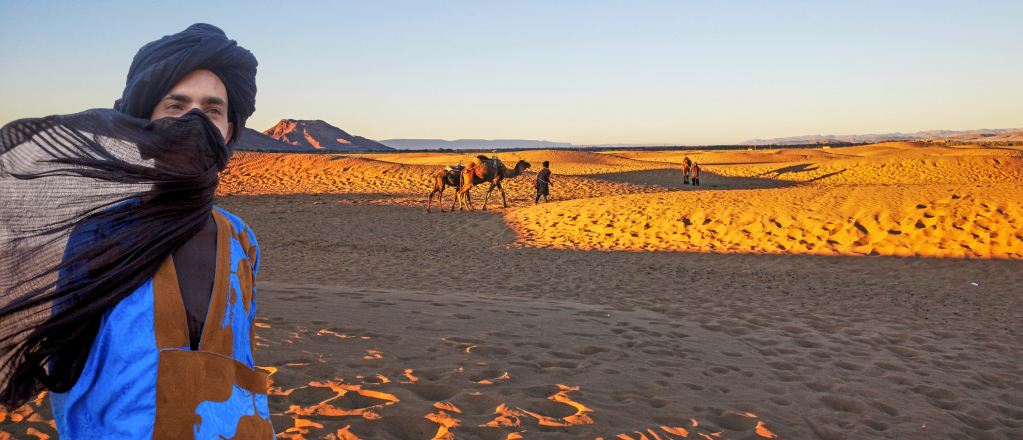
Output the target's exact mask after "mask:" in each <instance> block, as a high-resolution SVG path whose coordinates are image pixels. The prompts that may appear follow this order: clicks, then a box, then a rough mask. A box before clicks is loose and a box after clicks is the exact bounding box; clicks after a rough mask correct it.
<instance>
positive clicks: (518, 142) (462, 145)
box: [380, 139, 572, 150]
mask: <svg viewBox="0 0 1023 440" xmlns="http://www.w3.org/2000/svg"><path fill="white" fill-rule="evenodd" d="M380 142H383V143H385V144H387V145H390V146H392V147H394V148H398V149H402V150H437V149H441V148H446V149H452V150H491V149H493V150H498V149H505V148H516V149H522V148H571V147H572V144H570V143H568V142H549V141H528V140H522V139H497V140H486V139H458V140H454V141H446V140H443V139H388V140H384V141H380Z"/></svg>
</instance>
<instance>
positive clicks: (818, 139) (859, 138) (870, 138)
mask: <svg viewBox="0 0 1023 440" xmlns="http://www.w3.org/2000/svg"><path fill="white" fill-rule="evenodd" d="M1020 131H1023V128H1002V129H980V130H965V131H954V130H931V131H918V132H916V133H887V134H851V135H830V134H829V135H823V136H822V135H819V134H815V135H806V136H792V137H784V138H774V139H750V140H748V141H745V142H740V143H739V145H771V144H774V145H792V144H814V143H829V142H850V143H858V142H884V141H897V140H933V139H957V138H958V139H961V138H963V137H964V136H965V137H967V138H970V139H973V140H982V137H983V135H1001V134H1006V133H1014V132H1020ZM969 135H977V136H969ZM974 138H975V139H974Z"/></svg>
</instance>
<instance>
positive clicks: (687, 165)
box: [682, 155, 693, 185]
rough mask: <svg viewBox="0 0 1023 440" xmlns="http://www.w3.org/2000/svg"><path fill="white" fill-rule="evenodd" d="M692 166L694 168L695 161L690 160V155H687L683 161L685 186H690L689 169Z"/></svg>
mask: <svg viewBox="0 0 1023 440" xmlns="http://www.w3.org/2000/svg"><path fill="white" fill-rule="evenodd" d="M692 166H693V161H691V160H689V155H686V157H685V158H684V159H682V184H683V185H688V184H689V169H690V168H691V167H692Z"/></svg>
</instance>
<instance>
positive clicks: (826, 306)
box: [0, 142, 1023, 440]
mask: <svg viewBox="0 0 1023 440" xmlns="http://www.w3.org/2000/svg"><path fill="white" fill-rule="evenodd" d="M686 154H688V155H689V157H691V158H693V159H694V160H696V161H697V162H699V163H700V164H701V166H702V167H703V173H702V176H701V180H702V186H700V187H695V188H694V187H692V186H683V185H682V184H681V171H680V169H679V168H680V167H679V165H678V163H679V162H681V160H682V158H683V157H684V156H685V155H686ZM471 156H472V155H456V154H437V153H405V154H378V155H349V156H344V155H340V156H321V155H314V156H306V155H285V154H257V153H241V152H239V153H237V154H236V155H235V157H234V159H233V160H232V162H231V165H230V166H229V168H228V169H227V170H226V171H225V172H224V174H223V175H222V185H221V189H220V192H221V196H223V197H221V198H220V199H219V200H218V204H219V205H221V206H223V207H225V208H226V209H228V210H229V211H231V212H233V213H235V214H238V215H239V216H241V217H242V218H244V219H245V220H246V221H247V222H248V223H249V224H250V226H251V227H252V228H253V229H254V230H255V231H256V233H257V237H258V239H259V243H260V245H261V248H262V257H261V258H262V260H261V271H260V274H259V279H260V281H259V301H260V304H259V306H260V318H259V319H258V322H257V330H258V334H259V338H258V340H257V349H256V361H257V364H258V365H261V366H263V368H264V369H266V370H267V371H268V372H271V373H272V374H271V375H270V379H271V381H272V384H271V388H272V391H271V396H270V409H271V413H272V416H271V417H272V420H273V422H274V426H275V429H276V431H277V432H278V434H279V435H278V438H291V439H344V440H354V439H362V440H369V439H422V440H431V439H455V438H457V439H462V438H466V439H487V440H490V439H493V440H498V439H501V440H503V439H516V438H524V439H561V438H585V439H589V440H593V439H603V440H611V439H621V440H630V439H632V440H643V439H647V440H656V439H683V438H685V439H710V440H716V439H757V438H822V439H842V438H847V439H862V438H899V439H929V438H1006V439H1008V438H1023V399H1020V398H1019V397H1018V396H1019V395H1021V392H1023V369H1021V368H1020V365H1021V364H1023V362H1021V361H1023V359H1021V357H1020V354H1019V353H1023V341H1021V339H1020V338H1019V336H1018V334H1017V333H1018V323H1019V322H1021V320H1023V297H1021V296H1020V295H1019V287H1020V286H1021V285H1023V270H1021V269H1023V266H1021V265H1023V262H1020V261H1018V259H1020V258H1023V217H1021V215H1023V197H1021V196H1023V190H1021V189H1019V187H1020V184H1021V183H1023V182H1021V180H1023V174H1021V172H1023V161H1021V155H1020V153H1019V151H1017V150H1015V149H1002V148H982V147H977V146H969V147H955V148H945V147H933V146H927V145H924V144H917V143H906V142H901V143H886V144H877V145H870V146H863V147H854V148H833V149H815V150H794V149H787V150H769V151H752V150H751V151H728V152H712V151H705V152H618V153H600V154H596V153H583V152H562V151H557V152H548V151H531V152H523V153H507V154H504V153H502V154H499V156H500V157H501V159H502V160H504V161H505V162H506V163H508V164H513V163H514V162H515V161H516V160H519V159H524V160H527V161H529V162H531V163H532V164H533V168H532V169H530V171H529V172H527V173H526V174H525V175H523V176H521V177H519V178H517V179H513V180H511V181H508V182H507V183H506V185H505V187H506V190H507V192H508V196H509V204H510V207H509V208H508V209H502V208H500V207H499V205H496V206H497V208H495V209H494V210H493V212H473V213H454V214H451V213H447V214H440V213H431V214H426V213H425V210H424V207H425V198H426V195H427V194H428V192H429V189H430V185H431V184H430V177H431V176H432V175H433V173H435V172H437V171H438V170H440V169H441V168H442V166H443V165H448V164H454V163H457V162H458V161H459V160H463V161H468V160H470V159H471ZM543 160H550V161H551V162H552V163H553V164H552V169H553V171H554V173H555V176H554V182H555V186H554V187H553V188H552V196H553V197H552V199H553V200H554V203H550V204H546V205H540V206H532V198H531V197H530V196H531V194H530V191H531V188H530V186H529V183H530V182H531V181H532V178H533V176H534V173H535V172H536V171H537V170H538V169H539V163H540V162H542V161H543ZM450 191H451V190H450V189H449V190H448V194H447V198H446V199H445V204H448V206H450V205H449V204H450V201H451V200H452V199H451V192H450ZM482 191H483V189H481V188H477V189H475V190H474V195H473V197H474V199H475V200H477V201H480V200H482V199H481V198H480V197H482ZM491 206H495V205H494V204H493V203H492V204H491ZM48 406H49V405H48V402H46V399H45V395H43V396H41V397H40V399H39V400H38V401H34V402H32V403H30V404H28V405H26V407H23V408H21V409H19V410H17V411H15V412H13V413H7V412H3V411H0V439H4V438H8V437H11V438H31V439H37V438H46V437H47V436H49V438H56V435H55V434H56V432H55V430H54V428H53V426H52V421H49V422H48V418H49V417H50V414H49V408H48Z"/></svg>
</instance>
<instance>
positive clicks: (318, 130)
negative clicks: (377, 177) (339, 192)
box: [263, 119, 394, 151]
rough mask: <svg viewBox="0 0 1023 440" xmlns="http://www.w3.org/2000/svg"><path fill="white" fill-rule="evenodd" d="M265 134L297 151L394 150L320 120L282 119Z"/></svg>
mask: <svg viewBox="0 0 1023 440" xmlns="http://www.w3.org/2000/svg"><path fill="white" fill-rule="evenodd" d="M263 134H264V135H267V136H268V137H270V138H272V139H275V140H277V141H280V142H283V143H286V144H290V145H292V146H293V147H297V148H294V149H296V150H332V151H366V150H374V151H384V150H393V149H394V148H391V147H388V146H387V145H384V144H381V143H379V142H376V141H374V140H370V139H366V138H364V137H362V136H352V135H350V134H348V133H346V132H345V131H344V130H342V129H340V128H337V127H335V126H333V125H330V124H328V123H326V122H323V121H319V120H314V121H310V120H302V119H281V122H278V123H277V125H275V126H273V127H271V128H270V129H269V130H267V131H264V132H263Z"/></svg>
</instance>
